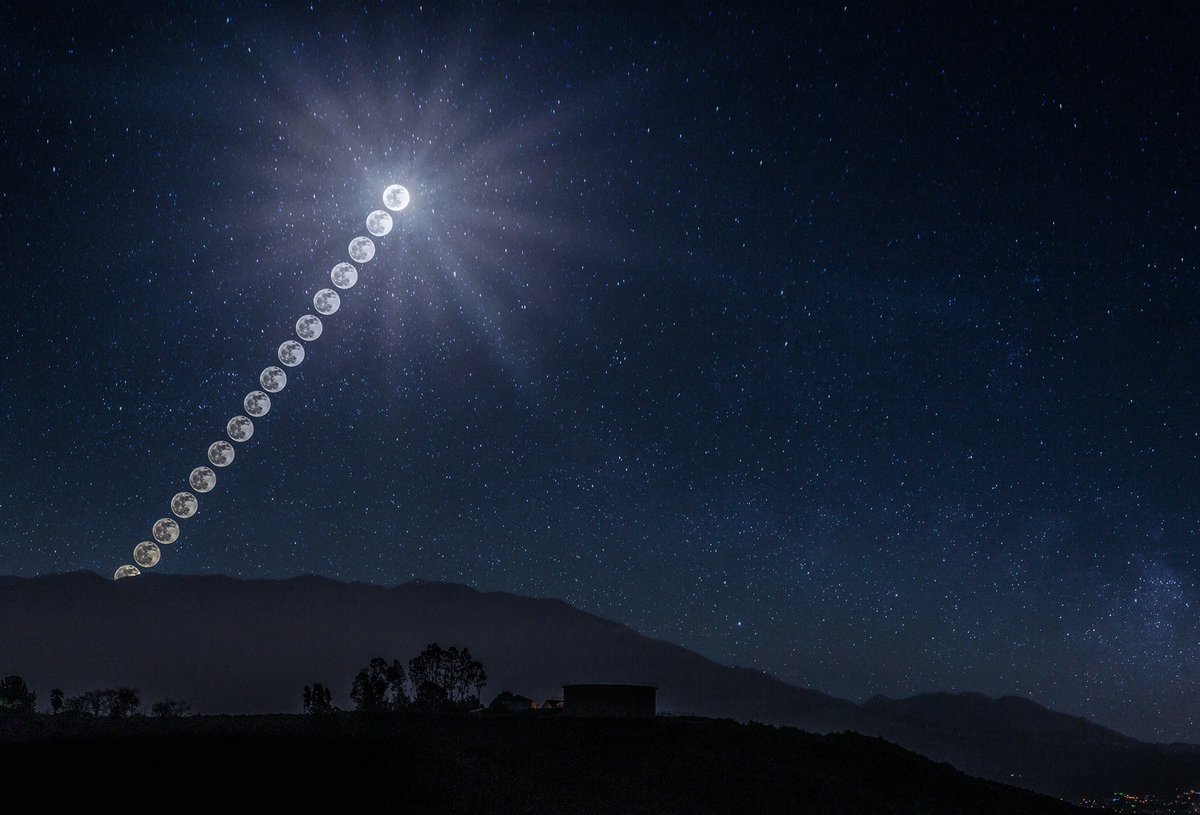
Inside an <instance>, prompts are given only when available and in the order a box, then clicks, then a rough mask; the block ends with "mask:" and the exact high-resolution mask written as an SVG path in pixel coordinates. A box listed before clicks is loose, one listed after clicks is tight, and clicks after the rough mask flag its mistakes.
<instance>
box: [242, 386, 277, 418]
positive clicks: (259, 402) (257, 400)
mask: <svg viewBox="0 0 1200 815" xmlns="http://www.w3.org/2000/svg"><path fill="white" fill-rule="evenodd" d="M242 407H244V408H245V409H246V412H247V413H249V414H250V415H251V416H253V417H254V418H256V419H257V418H258V417H259V416H266V415H267V411H269V410H270V409H271V397H270V396H267V395H266V394H265V393H263V392H262V391H250V392H249V393H248V394H246V398H245V399H243V400H242Z"/></svg>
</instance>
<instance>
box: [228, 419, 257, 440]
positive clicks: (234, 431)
mask: <svg viewBox="0 0 1200 815" xmlns="http://www.w3.org/2000/svg"><path fill="white" fill-rule="evenodd" d="M225 432H226V433H228V434H229V438H231V439H233V440H234V441H246V440H247V439H249V438H250V437H251V436H253V435H254V422H252V421H250V419H249V418H247V417H245V416H234V417H233V418H232V419H230V420H229V424H227V425H225Z"/></svg>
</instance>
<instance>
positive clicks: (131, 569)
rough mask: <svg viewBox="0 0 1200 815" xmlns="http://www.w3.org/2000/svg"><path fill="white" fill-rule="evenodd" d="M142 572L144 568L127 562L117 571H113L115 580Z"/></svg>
mask: <svg viewBox="0 0 1200 815" xmlns="http://www.w3.org/2000/svg"><path fill="white" fill-rule="evenodd" d="M141 573H142V570H141V569H139V568H138V567H137V566H132V565H130V564H128V563H126V564H125V565H124V566H121V567H120V568H118V569H117V570H116V571H115V572H113V580H120V579H121V578H123V577H135V576H137V575H139V574H141Z"/></svg>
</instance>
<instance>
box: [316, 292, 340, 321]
mask: <svg viewBox="0 0 1200 815" xmlns="http://www.w3.org/2000/svg"><path fill="white" fill-rule="evenodd" d="M341 305H342V298H341V297H339V296H338V293H337V292H335V291H334V290H333V289H321V290H320V291H319V292H317V293H316V294H314V295H313V308H315V309H316V310H317V311H318V312H319V313H321V314H324V315H325V316H326V317H328V316H329V315H330V314H333V313H334V312H335V311H337V310H338V309H339V308H340V307H341Z"/></svg>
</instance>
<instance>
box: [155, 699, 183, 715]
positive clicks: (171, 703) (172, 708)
mask: <svg viewBox="0 0 1200 815" xmlns="http://www.w3.org/2000/svg"><path fill="white" fill-rule="evenodd" d="M189 712H191V707H190V706H189V705H188V703H187V702H180V701H179V700H177V699H163V700H161V701H158V702H155V703H154V704H153V705H152V706H151V708H150V713H151V714H152V715H154V716H157V717H158V718H160V719H178V718H179V717H181V716H186V715H188V713H189Z"/></svg>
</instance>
